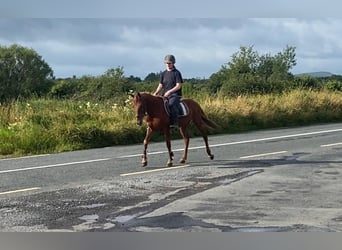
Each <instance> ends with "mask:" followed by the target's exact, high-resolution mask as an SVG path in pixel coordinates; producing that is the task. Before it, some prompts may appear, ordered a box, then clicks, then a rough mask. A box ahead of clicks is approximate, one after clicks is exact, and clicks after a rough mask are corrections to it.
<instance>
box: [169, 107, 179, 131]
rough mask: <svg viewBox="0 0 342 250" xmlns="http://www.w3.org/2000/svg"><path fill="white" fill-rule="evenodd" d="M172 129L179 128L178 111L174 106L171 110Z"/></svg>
mask: <svg viewBox="0 0 342 250" xmlns="http://www.w3.org/2000/svg"><path fill="white" fill-rule="evenodd" d="M170 110H171V114H170V128H177V127H178V109H177V108H175V107H174V106H173V107H171V108H170Z"/></svg>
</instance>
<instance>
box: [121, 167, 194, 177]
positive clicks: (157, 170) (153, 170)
mask: <svg viewBox="0 0 342 250" xmlns="http://www.w3.org/2000/svg"><path fill="white" fill-rule="evenodd" d="M186 167H190V165H184V166H178V167H167V168H158V169H151V170H146V171H140V172H133V173H127V174H120V176H130V175H138V174H146V173H152V172H161V171H167V170H173V169H179V168H186Z"/></svg>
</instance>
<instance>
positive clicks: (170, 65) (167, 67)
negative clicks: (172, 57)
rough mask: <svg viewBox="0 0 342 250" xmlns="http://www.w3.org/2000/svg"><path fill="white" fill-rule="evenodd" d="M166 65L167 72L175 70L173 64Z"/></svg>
mask: <svg viewBox="0 0 342 250" xmlns="http://www.w3.org/2000/svg"><path fill="white" fill-rule="evenodd" d="M165 65H166V69H167V70H172V69H173V66H174V64H173V63H169V62H168V63H165Z"/></svg>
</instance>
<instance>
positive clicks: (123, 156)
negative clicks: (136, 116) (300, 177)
mask: <svg viewBox="0 0 342 250" xmlns="http://www.w3.org/2000/svg"><path fill="white" fill-rule="evenodd" d="M341 131H342V129H331V130H322V131H314V132H307V133H300V134H292V135H282V136H274V137H266V138H260V139H252V140H245V141H236V142H227V143H219V144H212V145H210V147H212V148H213V147H222V146H229V145H238V144H246V143H253V142H261V141H271V140H277V139H285V138H292V137H301V136H308V135H317V134H327V133H334V132H341ZM202 148H205V146H198V147H190V148H189V150H194V149H202ZM183 150H184V149H183V148H181V149H174V150H173V151H174V152H177V151H183ZM164 153H167V151H166V150H163V151H155V152H150V153H148V155H156V154H164ZM39 156H43V155H38V157H39ZM138 156H140V157H141V156H142V154H130V155H122V156H118V157H114V159H121V158H133V157H138ZM29 157H35V156H29ZM22 158H25V157H22ZM26 158H28V157H26ZM14 159H18V158H14ZM111 159H113V158H104V159H94V160H86V161H78V162H66V163H60V164H52V165H46V166H36V167H28V168H19V169H10V170H2V171H0V174H5V173H12V172H20V171H28V170H36V169H44V168H53V167H61V166H68V165H76V164H85V163H91V162H99V161H108V160H111ZM2 160H7V159H2ZM8 160H9V159H8ZM0 161H1V160H0Z"/></svg>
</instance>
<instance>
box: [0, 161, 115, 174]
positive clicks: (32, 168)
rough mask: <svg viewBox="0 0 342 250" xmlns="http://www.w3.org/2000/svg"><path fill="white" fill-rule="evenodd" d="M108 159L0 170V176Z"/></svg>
mask: <svg viewBox="0 0 342 250" xmlns="http://www.w3.org/2000/svg"><path fill="white" fill-rule="evenodd" d="M110 159H111V158H104V159H95V160H88V161H75V162H66V163H60V164H53V165H46V166H37V167H28V168H17V169H9V170H2V171H0V174H6V173H13V172H20V171H28V170H35V169H44V168H53V167H62V166H69V165H76V164H84V163H91V162H98V161H108V160H110Z"/></svg>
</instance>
